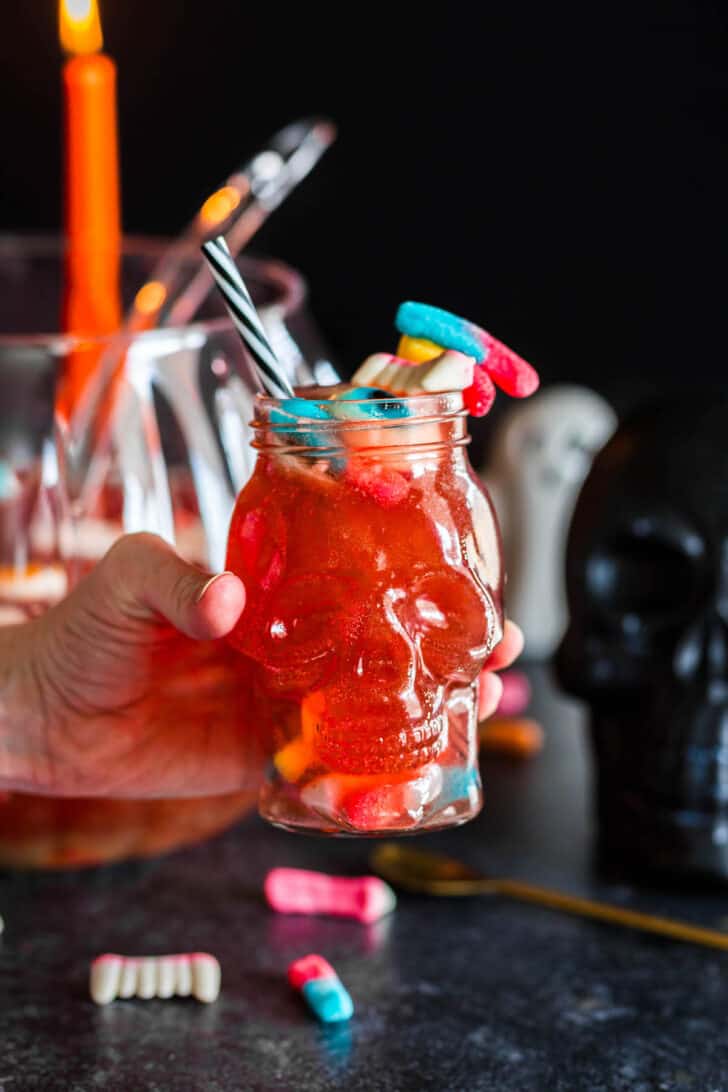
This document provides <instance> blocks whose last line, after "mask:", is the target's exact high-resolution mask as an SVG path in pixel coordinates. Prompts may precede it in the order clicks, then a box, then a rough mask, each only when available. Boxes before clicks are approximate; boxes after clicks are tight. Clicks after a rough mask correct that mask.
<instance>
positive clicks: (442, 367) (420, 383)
mask: <svg viewBox="0 0 728 1092" xmlns="http://www.w3.org/2000/svg"><path fill="white" fill-rule="evenodd" d="M473 367H474V364H473V358H472V357H468V356H465V355H464V354H463V353H459V352H453V351H444V350H443V351H442V352H441V353H440V354H439V355H438V356H436V357H435V358H433V359H430V360H428V361H427V362H425V363H423V364H415V363H413V362H412V361H411V360H407V359H403V358H401V357H398V356H392V355H391V354H389V353H374V354H373V356H370V357H367V359H366V360H365V361H364V363H363V364H362V365H361V367H360V368H359V370H358V371H357V372H355V374H354V379H353V382H365V381H366V382H370V383H376V384H377V385H378V386H380V387H384V388H385V390H388V391H391V393H392V394H401V395H412V394H437V393H438V392H440V391H456V390H465V388H466V387H469V386H470V384H471V383H472V382H473ZM363 377H367V378H366V379H364V378H363Z"/></svg>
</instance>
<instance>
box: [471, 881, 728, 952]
mask: <svg viewBox="0 0 728 1092" xmlns="http://www.w3.org/2000/svg"><path fill="white" fill-rule="evenodd" d="M487 885H488V886H487V888H486V890H487V891H488V892H489V893H492V892H494V891H495V892H497V893H498V894H499V895H505V896H506V897H507V898H509V899H517V900H518V901H519V902H533V903H536V904H537V905H539V906H546V907H548V908H549V909H551V910H561V911H563V912H565V913H567V914H578V915H579V916H580V917H585V918H594V919H595V920H597V921H606V922H609V923H610V924H611V925H623V926H625V928H628V929H641V930H642V931H643V932H645V933H658V934H659V935H661V936H666V937H671V938H672V939H673V940H682V941H686V942H688V943H692V944H702V945H704V946H706V947H708V948H722V949H723V950H728V933H721V932H719V931H718V930H717V929H705V928H703V927H702V926H699V925H690V924H688V923H687V922H684V921H674V920H672V919H671V918H661V917H656V916H655V915H653V914H643V913H640V912H639V911H638V910H627V909H625V908H623V907H621V906H611V905H609V904H608V903H603V902H595V901H594V900H592V899H583V898H580V897H579V896H578V895H567V894H563V893H562V892H560V891H551V890H549V889H548V888H546V887H536V886H534V885H533V884H529V883H521V882H520V881H519V880H488V881H487ZM484 886H485V885H484Z"/></svg>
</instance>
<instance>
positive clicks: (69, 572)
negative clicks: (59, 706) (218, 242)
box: [0, 237, 331, 865]
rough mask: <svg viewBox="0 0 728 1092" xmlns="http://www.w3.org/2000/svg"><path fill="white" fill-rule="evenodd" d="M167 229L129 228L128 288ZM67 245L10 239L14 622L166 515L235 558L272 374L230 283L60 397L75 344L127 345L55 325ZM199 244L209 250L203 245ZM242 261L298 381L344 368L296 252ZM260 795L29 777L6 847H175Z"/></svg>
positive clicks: (3, 255) (54, 856) (5, 324)
mask: <svg viewBox="0 0 728 1092" xmlns="http://www.w3.org/2000/svg"><path fill="white" fill-rule="evenodd" d="M166 246H167V244H166V243H165V241H163V240H159V241H157V240H151V239H130V240H127V242H126V245H125V248H124V259H123V268H122V285H123V291H124V296H125V303H127V304H128V303H129V302H130V301H131V299H132V298H133V296H134V294H135V293H136V291H137V290H138V288H139V287H140V285H141V284H143V283H144V282H145V280H146V279H147V278H148V277H149V275H150V273H151V272H152V271H153V269H154V267H155V265H156V263H157V261H158V259H159V257H160V255H161V254H162V253H163V252H164V250H165V248H166ZM61 258H62V253H61V246H60V243H59V242H58V240H55V239H51V238H22V237H4V238H0V624H12V623H15V622H21V621H24V620H26V619H28V618H29V617H32V616H34V615H36V614H38V613H39V612H41V611H43V610H45V609H47V608H48V607H49V606H50V605H52V604H53V603H54V602H56V601H57V600H58V599H60V598H61V597H62V596H63V595H64V594H65V593H66V591H67V590H68V588H69V587H70V586H72V584H73V583H74V582H75V581H76V580H78V579H79V577H80V576H81V575H83V573H84V572H85V571H87V570H88V568H89V567H90V566H92V565H93V564H94V563H95V562H96V561H97V560H99V558H101V557H102V556H103V554H104V553H105V552H106V550H107V549H108V547H109V546H110V545H111V544H112V543H113V542H114V540H115V539H116V538H117V537H118V536H119V535H120V534H121V533H123V532H125V531H129V532H131V531H139V530H148V531H155V532H157V533H159V534H162V535H163V536H164V537H165V538H167V539H168V540H169V541H170V542H172V543H173V544H174V545H175V546H176V547H177V548H178V550H179V551H180V552H181V553H182V554H183V555H184V556H186V557H187V558H188V559H189V560H192V561H195V562H198V563H200V564H201V565H203V566H205V567H210V568H218V567H222V564H223V562H224V556H225V540H226V535H227V527H228V523H229V518H230V513H231V511H232V507H233V504H234V501H235V496H236V494H237V492H238V491H239V490H240V489H241V488H242V486H243V485H244V484H245V482H246V480H247V479H248V477H249V475H250V473H251V470H252V467H253V453H252V451H251V449H250V446H249V439H250V429H249V422H250V420H251V417H252V411H253V400H254V397H255V392H256V386H255V384H254V383H253V380H252V378H251V376H250V373H249V371H248V368H247V364H246V361H245V358H244V354H243V351H242V348H241V344H240V339H239V337H238V335H237V334H236V333H235V331H234V330H233V327H232V324H231V323H230V321H229V319H228V317H227V315H226V313H225V312H224V308H223V306H222V304H221V303H220V302H219V301H218V298H217V295H216V294H212V295H211V296H210V297H209V300H208V302H207V304H206V305H205V307H204V308H203V309H202V311H201V314H200V319H199V321H197V322H195V323H192V324H190V325H187V326H185V327H182V328H168V329H161V330H156V331H148V332H144V333H140V334H135V335H134V336H133V337H130V338H128V339H127V340H126V341H125V342H124V343H123V352H122V362H123V370H122V371H121V373H120V374H119V376H118V377H116V378H115V379H114V381H113V382H107V383H106V384H105V385H104V384H96V386H95V387H94V386H93V385H92V386H91V388H90V391H89V396H88V398H87V399H86V400H85V402H84V403H83V405H82V412H80V413H79V414H78V415H74V414H71V415H70V416H69V417H68V418H66V419H64V418H63V417H62V416H61V415H59V414H58V413H57V412H56V392H57V388H58V380H59V376H60V375H61V373H62V371H63V369H64V367H65V366H66V365H67V363H68V361H69V358H71V357H75V358H76V359H79V358H83V357H84V356H87V357H88V358H90V359H92V360H93V361H94V362H97V363H98V362H99V361H103V359H104V354H105V353H106V354H109V353H111V352H112V351H113V353H115V354H116V355H117V357H118V355H119V342H118V340H116V341H114V339H113V338H99V339H91V340H89V339H79V338H73V337H70V336H67V335H63V334H58V333H54V332H52V331H54V330H55V328H56V326H57V324H58V316H59V314H60V310H61V293H62V260H61ZM188 260H189V261H190V262H195V263H198V262H199V257H198V254H197V253H196V252H194V251H193V250H191V251H190V254H189V259H188ZM241 267H242V268H243V272H244V276H245V278H246V282H247V283H248V284H249V285H250V288H251V292H252V294H253V296H254V298H255V300H256V303H257V304H258V306H259V307H260V310H261V314H262V317H263V321H264V322H265V324H266V327H267V330H268V334H269V337H270V338H271V341H272V342H273V343H274V344H275V346H276V350H277V352H278V353H279V355H280V356H281V359H282V360H283V361H285V365H286V368H287V369H288V371H289V374H290V376H291V378H292V380H293V381H294V382H297V383H305V382H308V381H310V379H311V378H312V376H314V375H321V376H324V377H326V376H327V375H328V374H330V373H331V365H330V363H329V361H328V356H327V353H326V351H325V349H324V348H323V346H322V343H321V340H320V338H319V337H318V335H317V333H316V330H315V327H314V325H313V323H312V322H311V320H310V317H309V316H308V314H307V312H306V290H305V285H304V283H303V281H302V279H301V277H300V276H299V275H298V274H297V273H296V272H295V271H293V270H291V269H290V268H288V267H287V266H284V265H282V264H281V263H278V262H272V261H254V260H250V259H241ZM112 375H113V373H112ZM248 803H249V801H248V798H247V796H245V798H244V799H243V797H242V796H241V797H240V798H239V799H235V800H232V799H231V798H230V797H226V798H221V799H217V800H202V801H199V800H185V801H175V802H174V806H171V805H170V802H168V801H167V802H161V801H149V802H145V803H142V802H139V803H138V804H137V803H135V802H133V801H124V802H121V801H68V800H53V801H51V800H47V799H41V798H38V797H31V796H25V795H20V794H12V795H11V796H10V797H9V798H7V799H5V800H4V801H3V802H0V860H5V861H9V862H12V863H18V864H23V863H30V864H41V865H42V864H62V863H85V862H88V863H91V862H94V861H98V860H103V859H109V858H111V857H120V856H128V855H130V854H138V853H143V852H158V851H159V850H161V849H164V848H166V847H167V846H169V845H174V844H178V843H180V842H182V841H188V840H190V838H192V837H193V836H203V835H205V834H208V833H210V832H212V831H213V830H215V829H218V828H219V827H221V826H223V825H225V824H227V823H228V822H230V821H231V820H232V819H233V818H234V817H235V816H236V815H237V814H239V813H240V811H241V809H242V808H243V807H244V806H247V804H248Z"/></svg>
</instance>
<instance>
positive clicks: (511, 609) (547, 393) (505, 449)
mask: <svg viewBox="0 0 728 1092" xmlns="http://www.w3.org/2000/svg"><path fill="white" fill-rule="evenodd" d="M616 424H617V419H616V416H615V414H614V412H613V411H612V409H611V407H610V406H609V405H608V404H607V402H605V401H604V399H603V398H602V397H601V396H600V395H598V394H596V393H595V392H594V391H590V390H588V389H587V388H586V387H577V386H555V387H549V388H548V389H546V390H543V391H541V393H540V394H538V395H536V397H535V398H532V399H530V400H529V401H528V402H525V403H519V404H517V405H514V406H513V407H512V408H511V409H510V410H509V412H508V414H507V416H506V417H505V418H504V420H503V421H502V423H501V425H500V428H499V429H498V432H497V434H496V437H495V442H494V445H493V456H492V460H491V463H490V464H489V466H488V467H487V468H486V469H485V471H484V472H483V477H484V479H485V481H486V484H487V486H488V489H489V491H490V495H491V497H492V499H493V503H494V505H495V508H496V512H497V514H498V519H499V522H500V526H501V532H502V535H503V550H504V557H505V567H506V572H507V573H508V585H507V610H508V614H509V616H510V617H511V618H513V619H514V620H515V621H516V622H518V624H519V625H520V626H521V627H522V629H523V631H524V633H525V636H526V656H527V657H529V658H531V659H545V658H546V657H548V656H550V655H551V654H552V653H553V652H554V650H555V649H556V646H557V645H558V643H559V641H560V639H561V637H562V635H563V632H564V630H565V628H566V621H567V608H566V592H565V586H564V557H565V552H566V536H567V532H568V529H569V523H570V521H571V516H572V512H573V509H574V504H575V502H576V497H577V494H578V492H579V489H580V488H581V485H582V483H583V481H584V479H585V477H586V475H587V473H588V471H589V467H590V465H591V461H592V458H593V457H594V455H595V454H596V453H597V451H599V449H600V448H601V447H603V445H604V444H605V443H606V442H607V440H608V439H609V437H610V436H611V434H612V432H613V431H614V429H615V427H616Z"/></svg>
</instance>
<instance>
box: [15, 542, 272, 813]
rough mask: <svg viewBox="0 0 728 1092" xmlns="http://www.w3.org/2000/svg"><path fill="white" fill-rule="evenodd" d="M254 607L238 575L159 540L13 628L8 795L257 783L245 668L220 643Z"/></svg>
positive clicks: (163, 792)
mask: <svg viewBox="0 0 728 1092" xmlns="http://www.w3.org/2000/svg"><path fill="white" fill-rule="evenodd" d="M244 603H245V589H244V588H243V585H242V583H241V581H240V580H239V579H238V578H237V577H236V576H234V575H233V574H232V573H222V574H219V575H218V576H216V577H211V575H210V574H209V573H204V572H201V571H200V570H199V569H197V568H196V567H194V566H192V565H189V564H187V563H186V562H184V561H182V559H181V558H179V557H178V556H177V554H176V553H175V552H174V550H173V549H172V548H171V547H170V546H168V545H167V544H166V543H164V542H163V541H162V540H161V539H159V538H157V537H156V536H154V535H147V534H139V535H129V536H125V537H123V538H121V539H120V540H119V541H118V542H117V543H116V544H115V545H114V546H113V547H112V549H111V550H110V551H109V552H108V554H107V555H106V556H105V557H104V558H103V559H102V561H100V562H99V564H98V565H97V566H96V567H95V568H94V569H93V570H92V571H91V573H90V574H89V575H88V576H87V577H86V578H85V579H84V580H82V581H81V582H80V583H79V584H78V586H77V587H76V588H75V589H74V591H73V592H72V593H71V595H69V596H68V598H67V599H64V600H63V601H62V602H60V603H59V604H57V606H55V607H53V608H52V609H51V610H49V611H47V612H46V613H45V614H44V615H43V616H42V617H40V618H39V619H37V620H36V621H35V622H33V623H30V624H28V625H24V626H14V627H8V628H6V629H4V630H3V631H0V640H1V641H2V645H1V646H0V657H1V659H2V663H3V668H4V674H5V676H6V678H7V679H8V685H7V687H5V688H4V689H3V693H4V694H5V693H8V692H9V694H10V697H9V700H8V701H6V703H5V704H6V706H9V709H6V715H5V716H3V715H2V712H1V711H0V751H3V752H5V753H6V754H7V755H8V759H7V762H6V763H5V765H7V767H8V768H7V770H5V771H3V770H2V765H0V773H4V775H5V776H4V777H3V778H2V780H3V787H5V788H9V789H19V790H24V791H29V792H36V793H46V794H49V795H59V796H107V797H108V796H113V797H117V798H121V797H127V798H128V797H170V796H176V797H181V796H199V795H204V794H208V793H209V794H213V793H214V794H218V793H231V792H237V791H238V790H240V789H242V788H251V787H252V786H253V785H255V784H257V783H258V782H259V780H260V777H261V772H262V765H263V758H262V753H261V750H260V747H259V746H258V744H257V741H256V740H255V738H254V735H253V733H252V732H251V731H249V726H248V725H247V724H246V722H245V710H246V707H247V703H246V693H247V689H248V680H247V675H246V664H245V661H243V660H242V659H241V657H240V656H239V655H238V654H237V653H235V652H234V651H232V650H231V649H229V648H228V647H227V646H226V645H225V644H224V642H222V641H220V640H219V638H222V637H224V635H225V634H226V633H228V632H229V630H230V629H231V628H232V627H233V625H234V624H235V622H236V621H237V619H238V617H239V615H240V612H241V611H242V609H243V606H244ZM8 660H9V662H10V668H9V669H8V668H7V662H8ZM3 736H5V737H6V738H5V740H3V739H2V737H3ZM3 743H4V744H5V745H4V746H3Z"/></svg>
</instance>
